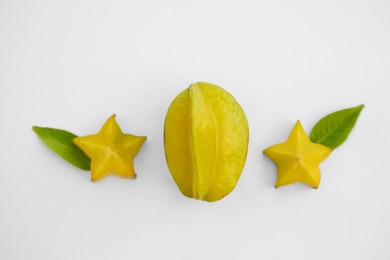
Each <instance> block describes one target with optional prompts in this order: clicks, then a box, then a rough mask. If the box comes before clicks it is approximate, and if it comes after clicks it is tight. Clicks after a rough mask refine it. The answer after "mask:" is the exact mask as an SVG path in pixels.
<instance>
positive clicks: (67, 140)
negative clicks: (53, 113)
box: [33, 126, 91, 170]
mask: <svg viewBox="0 0 390 260" xmlns="http://www.w3.org/2000/svg"><path fill="white" fill-rule="evenodd" d="M33 130H34V131H35V133H37V135H38V136H39V138H41V140H42V141H43V142H44V143H45V144H46V145H47V146H48V147H49V148H50V149H52V150H53V151H54V152H55V153H57V154H58V155H59V156H61V157H62V158H64V159H65V160H66V161H68V162H69V163H71V164H73V165H74V166H76V167H78V168H80V169H82V170H90V167H91V159H89V158H88V156H87V155H85V154H84V153H83V152H82V151H81V150H80V149H79V148H78V147H77V146H76V145H75V144H73V138H75V137H77V135H75V134H72V133H70V132H68V131H65V130H61V129H55V128H49V127H39V126H33Z"/></svg>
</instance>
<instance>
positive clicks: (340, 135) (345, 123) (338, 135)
mask: <svg viewBox="0 0 390 260" xmlns="http://www.w3.org/2000/svg"><path fill="white" fill-rule="evenodd" d="M363 107H364V105H360V106H357V107H352V108H348V109H344V110H340V111H336V112H334V113H332V114H329V115H327V116H325V117H323V118H322V119H321V120H320V121H318V123H317V124H316V125H315V126H314V127H313V130H311V133H310V139H311V141H312V142H313V143H319V144H322V145H325V146H328V147H330V148H333V149H334V148H337V147H338V146H340V145H341V144H342V143H344V141H345V140H346V139H347V137H348V135H349V133H350V132H351V131H352V128H353V127H354V126H355V123H356V120H357V119H358V117H359V115H360V112H361V111H362V109H363Z"/></svg>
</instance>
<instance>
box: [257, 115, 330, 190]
mask: <svg viewBox="0 0 390 260" xmlns="http://www.w3.org/2000/svg"><path fill="white" fill-rule="evenodd" d="M331 152H332V149H331V148H329V147H327V146H324V145H321V144H316V143H313V142H311V141H310V139H309V137H308V136H307V134H306V133H305V131H304V130H303V128H302V125H301V123H300V122H299V121H298V122H297V123H296V124H295V126H294V128H293V130H292V131H291V133H290V136H289V138H288V140H287V141H285V142H284V143H280V144H276V145H273V146H271V147H268V148H267V149H265V150H264V151H263V153H264V154H265V155H267V156H268V157H269V158H270V159H271V160H272V161H273V162H274V163H275V164H276V165H277V168H278V176H277V181H276V184H275V188H278V187H280V186H283V185H288V184H292V183H295V182H302V183H305V184H307V185H309V186H310V187H312V188H315V189H317V188H318V185H319V184H320V179H321V173H320V168H319V164H320V163H321V162H322V161H323V160H325V159H326V157H328V155H329V154H330V153H331Z"/></svg>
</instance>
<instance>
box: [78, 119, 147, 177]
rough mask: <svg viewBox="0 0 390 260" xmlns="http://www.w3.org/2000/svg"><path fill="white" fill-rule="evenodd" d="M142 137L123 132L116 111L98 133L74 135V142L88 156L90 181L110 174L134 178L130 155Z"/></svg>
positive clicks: (137, 147) (137, 146) (138, 145)
mask: <svg viewBox="0 0 390 260" xmlns="http://www.w3.org/2000/svg"><path fill="white" fill-rule="evenodd" d="M145 141H146V137H145V136H135V135H131V134H124V133H123V132H122V130H121V129H120V127H119V125H118V123H117V122H116V121H115V115H112V116H111V117H110V118H109V119H108V120H107V121H106V123H105V124H104V125H103V127H102V128H101V130H100V132H99V133H97V134H95V135H88V136H82V137H77V138H75V139H73V142H74V144H75V145H77V146H78V147H79V148H80V149H81V150H82V151H83V152H84V153H85V154H87V155H88V157H90V158H91V180H92V181H93V182H96V181H99V180H101V179H103V178H104V177H107V176H108V175H110V174H114V175H116V176H119V177H122V178H129V179H134V178H135V177H136V174H135V172H134V165H133V159H134V157H135V156H136V155H137V153H138V151H139V150H140V148H141V146H142V144H143V143H144V142H145Z"/></svg>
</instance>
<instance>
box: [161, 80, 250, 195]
mask: <svg viewBox="0 0 390 260" xmlns="http://www.w3.org/2000/svg"><path fill="white" fill-rule="evenodd" d="M248 137H249V130H248V122H247V119H246V116H245V113H244V111H243V110H242V108H241V106H240V105H239V104H238V103H237V101H236V100H235V99H234V98H233V96H232V95H230V94H229V93H228V92H226V91H225V90H224V89H222V88H221V87H218V86H216V85H213V84H209V83H203V82H198V83H194V84H192V85H191V86H190V87H189V88H187V89H186V90H184V91H183V92H181V93H180V94H179V95H178V96H177V97H176V98H175V99H174V100H173V102H172V104H171V105H170V107H169V109H168V112H167V116H166V118H165V129H164V146H165V154H166V160H167V164H168V167H169V170H170V172H171V174H172V177H173V179H174V180H175V182H176V184H177V186H178V187H179V189H180V191H181V192H182V193H183V194H184V195H185V196H187V197H190V198H194V199H198V200H205V201H209V202H212V201H217V200H220V199H222V198H223V197H224V196H226V195H227V194H229V193H230V192H231V191H232V190H233V189H234V187H235V186H236V183H237V181H238V179H239V177H240V175H241V172H242V169H243V167H244V164H245V159H246V154H247V149H248Z"/></svg>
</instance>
